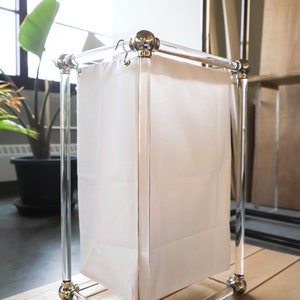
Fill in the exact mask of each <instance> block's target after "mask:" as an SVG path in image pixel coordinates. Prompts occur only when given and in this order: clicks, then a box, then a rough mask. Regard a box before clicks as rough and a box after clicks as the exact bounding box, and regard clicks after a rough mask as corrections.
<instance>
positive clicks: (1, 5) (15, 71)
mask: <svg viewBox="0 0 300 300" xmlns="http://www.w3.org/2000/svg"><path fill="white" fill-rule="evenodd" d="M0 15H1V17H0V27H1V55H0V68H1V69H3V70H4V71H5V72H6V73H8V74H11V75H19V73H20V70H19V63H18V62H19V51H18V46H17V31H18V24H19V10H18V7H17V3H16V2H15V1H12V0H2V1H1V2H0Z"/></svg>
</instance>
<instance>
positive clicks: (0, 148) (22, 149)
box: [0, 144, 77, 182]
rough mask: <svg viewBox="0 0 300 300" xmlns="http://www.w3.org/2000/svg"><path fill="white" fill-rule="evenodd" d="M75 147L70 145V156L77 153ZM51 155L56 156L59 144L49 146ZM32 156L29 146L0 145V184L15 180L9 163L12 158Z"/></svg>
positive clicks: (12, 166)
mask: <svg viewBox="0 0 300 300" xmlns="http://www.w3.org/2000/svg"><path fill="white" fill-rule="evenodd" d="M76 146H77V145H76V144H72V145H71V147H70V148H71V149H70V150H71V154H72V155H75V154H76V153H77V147H76ZM50 150H51V154H52V155H58V154H59V151H60V145H59V144H52V145H51V148H50ZM30 155H32V153H31V150H30V146H29V145H28V144H15V145H0V182H6V181H15V180H17V177H16V173H15V167H14V165H12V164H11V163H10V162H9V161H10V158H11V157H13V156H30Z"/></svg>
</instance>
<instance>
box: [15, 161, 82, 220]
mask: <svg viewBox="0 0 300 300" xmlns="http://www.w3.org/2000/svg"><path fill="white" fill-rule="evenodd" d="M10 162H11V163H12V164H14V166H15V170H16V174H17V179H18V187H19V193H20V199H17V200H16V201H14V205H15V206H16V207H17V209H18V212H19V213H20V214H22V215H36V216H44V215H53V214H59V213H60V198H61V197H60V157H59V156H53V157H52V158H51V159H33V158H32V157H12V158H11V160H10ZM76 186H77V158H76V157H75V156H73V157H71V195H72V196H73V195H74V191H75V188H76ZM73 198H74V197H72V206H74V203H75V200H74V199H73Z"/></svg>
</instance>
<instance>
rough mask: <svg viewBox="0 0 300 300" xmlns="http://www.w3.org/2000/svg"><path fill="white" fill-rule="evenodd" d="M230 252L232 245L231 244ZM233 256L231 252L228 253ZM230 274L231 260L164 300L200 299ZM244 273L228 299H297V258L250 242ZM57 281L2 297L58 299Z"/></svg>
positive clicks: (85, 286)
mask: <svg viewBox="0 0 300 300" xmlns="http://www.w3.org/2000/svg"><path fill="white" fill-rule="evenodd" d="M232 253H234V245H233V244H232ZM232 257H234V255H232ZM233 273H234V259H232V261H231V267H230V269H229V270H227V271H226V272H223V273H221V274H218V275H216V276H213V277H212V278H210V279H206V280H204V281H201V282H199V283H197V284H194V285H192V286H190V287H189V288H186V289H184V290H181V291H179V292H177V293H175V294H173V295H171V296H169V297H167V298H165V300H181V299H182V300H187V299H189V300H193V299H195V300H196V299H197V300H201V299H205V298H206V297H209V296H211V295H213V294H215V293H216V292H218V291H220V290H222V289H224V287H225V284H223V282H226V280H227V278H228V277H230V276H231V275H232V274H233ZM245 274H246V278H245V279H246V281H247V291H246V293H245V294H244V295H242V296H239V297H237V296H235V297H230V298H229V299H243V300H256V299H259V300H283V299H288V300H299V299H300V284H299V281H300V257H299V256H294V255H290V254H284V253H280V252H275V251H271V250H267V249H262V248H258V247H255V246H251V245H246V247H245ZM73 282H74V283H75V284H79V285H80V288H81V294H82V295H83V296H85V297H87V299H89V300H100V299H101V300H119V298H118V297H116V296H114V295H112V293H111V292H110V291H108V290H107V289H105V288H104V287H103V286H101V285H99V284H97V283H95V282H92V281H91V280H89V279H88V278H86V277H85V276H83V275H81V274H78V275H76V276H74V277H73ZM59 287H60V282H55V283H51V284H49V285H46V286H43V287H41V288H38V289H34V290H30V291H27V292H24V293H22V294H18V295H15V296H12V297H9V298H6V299H4V300H29V299H30V300H55V299H57V300H58V299H60V298H59V296H58V293H57V291H58V288H59Z"/></svg>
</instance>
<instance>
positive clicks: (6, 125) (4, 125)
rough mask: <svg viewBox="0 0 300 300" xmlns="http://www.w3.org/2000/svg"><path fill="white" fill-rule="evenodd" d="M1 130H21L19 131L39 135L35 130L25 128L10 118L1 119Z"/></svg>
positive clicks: (32, 135)
mask: <svg viewBox="0 0 300 300" xmlns="http://www.w3.org/2000/svg"><path fill="white" fill-rule="evenodd" d="M0 130H9V131H15V132H19V133H23V134H26V135H29V136H31V137H33V138H36V137H37V134H36V132H35V131H34V130H31V129H27V128H24V127H23V126H21V125H19V124H17V123H15V122H13V121H10V120H2V119H0Z"/></svg>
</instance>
